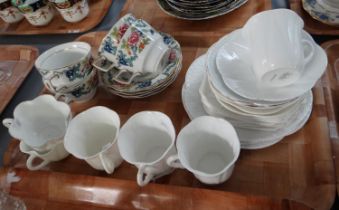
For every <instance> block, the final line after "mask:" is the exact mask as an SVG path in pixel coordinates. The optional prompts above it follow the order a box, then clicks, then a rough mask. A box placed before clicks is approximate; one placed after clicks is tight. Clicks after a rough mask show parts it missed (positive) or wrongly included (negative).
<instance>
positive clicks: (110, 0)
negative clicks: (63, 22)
mask: <svg viewBox="0 0 339 210" xmlns="http://www.w3.org/2000/svg"><path fill="white" fill-rule="evenodd" d="M89 1H90V2H91V1H97V0H89ZM101 1H105V5H104V7H103V8H105V10H103V12H101V14H102V15H101V16H100V17H99V18H98V19H97V21H96V22H94V24H92V25H90V26H88V25H86V27H85V28H80V29H73V28H71V29H57V30H53V31H48V32H43V33H39V28H42V29H43V28H44V26H42V27H35V26H31V28H30V30H24V31H19V32H18V31H15V30H14V31H13V30H12V31H1V30H0V35H24V36H25V35H51V34H80V33H85V32H88V31H90V30H91V29H93V28H94V27H96V26H97V25H99V24H100V23H101V22H102V20H103V19H104V18H105V16H106V15H107V14H108V12H109V9H110V6H109V5H112V3H113V1H114V0H101ZM90 4H91V3H89V6H91V5H90ZM55 12H57V11H55ZM54 18H56V17H54ZM58 18H62V17H61V16H60V15H58ZM86 20H87V18H86V19H84V20H82V21H86ZM0 21H1V22H2V25H3V26H4V27H5V28H6V27H7V26H9V24H6V23H4V22H3V21H2V20H0ZM23 21H26V20H22V21H21V22H19V23H17V24H21V23H22V22H23ZM67 24H69V25H72V24H77V23H67ZM46 27H48V25H47V26H46Z"/></svg>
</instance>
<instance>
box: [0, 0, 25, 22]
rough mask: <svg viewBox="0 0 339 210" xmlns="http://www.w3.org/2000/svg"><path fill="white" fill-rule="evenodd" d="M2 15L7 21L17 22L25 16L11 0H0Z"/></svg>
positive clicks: (0, 14) (0, 13)
mask: <svg viewBox="0 0 339 210" xmlns="http://www.w3.org/2000/svg"><path fill="white" fill-rule="evenodd" d="M0 17H1V19H2V20H3V21H5V22H6V23H17V22H19V21H21V20H22V19H23V18H24V16H23V15H22V14H21V13H20V11H19V10H18V9H17V8H16V7H14V6H12V4H11V1H10V0H0Z"/></svg>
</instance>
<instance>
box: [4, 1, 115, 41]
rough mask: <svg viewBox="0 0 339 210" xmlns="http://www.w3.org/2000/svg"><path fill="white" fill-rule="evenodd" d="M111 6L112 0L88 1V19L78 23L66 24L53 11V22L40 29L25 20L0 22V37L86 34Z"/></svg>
mask: <svg viewBox="0 0 339 210" xmlns="http://www.w3.org/2000/svg"><path fill="white" fill-rule="evenodd" d="M111 4H112V0H90V1H89V6H90V13H89V15H88V17H86V18H85V19H84V20H82V21H80V22H78V23H69V22H66V21H65V20H64V19H63V18H62V17H61V15H60V14H59V13H58V12H57V11H55V16H54V18H53V20H52V21H51V22H50V23H49V24H48V25H47V26H42V27H35V26H32V25H31V24H29V23H28V22H27V21H26V20H23V21H21V22H19V23H17V24H7V23H5V22H3V21H2V20H0V35H1V34H10V35H28V34H70V33H82V32H86V31H89V30H91V29H92V28H94V27H95V26H96V25H98V24H99V23H100V22H101V21H102V19H103V18H104V17H105V15H106V14H107V12H108V10H109V8H110V6H111Z"/></svg>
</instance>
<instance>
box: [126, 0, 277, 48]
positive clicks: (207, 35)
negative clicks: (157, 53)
mask: <svg viewBox="0 0 339 210" xmlns="http://www.w3.org/2000/svg"><path fill="white" fill-rule="evenodd" d="M271 8H272V6H271V0H255V1H253V0H249V1H248V2H247V3H246V4H244V5H243V6H241V7H240V8H238V9H236V10H234V11H232V12H231V13H228V14H226V15H223V16H220V17H217V18H213V19H209V20H201V21H190V20H181V19H178V18H175V17H172V16H170V15H167V14H166V13H165V12H163V11H162V10H161V9H160V7H159V6H158V4H157V3H156V0H144V1H140V0H127V2H126V4H125V6H124V8H123V9H122V12H121V15H124V14H126V13H132V14H133V15H135V16H136V17H137V18H142V19H144V20H146V21H148V22H149V23H150V24H151V25H152V26H153V27H154V28H155V29H157V30H159V31H162V32H166V33H169V34H171V35H173V36H174V37H175V38H176V39H177V40H178V41H179V42H180V43H181V44H186V45H187V46H188V45H193V46H197V44H198V45H199V46H209V45H211V44H212V43H213V42H215V41H216V40H217V39H219V38H220V37H221V36H223V35H224V34H226V33H229V32H231V31H233V30H235V29H238V28H241V27H242V26H243V25H244V24H245V22H246V21H247V20H248V19H249V18H250V17H251V16H252V15H254V14H256V13H258V12H261V11H264V10H268V9H271ZM159 20H161V21H159Z"/></svg>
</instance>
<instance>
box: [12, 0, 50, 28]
mask: <svg viewBox="0 0 339 210" xmlns="http://www.w3.org/2000/svg"><path fill="white" fill-rule="evenodd" d="M12 4H13V5H14V6H16V7H17V8H19V10H20V11H21V12H22V13H23V14H24V16H25V18H26V19H27V21H28V22H29V23H30V24H32V25H34V26H45V25H47V24H49V23H50V22H51V20H52V19H53V17H54V9H53V7H52V5H51V4H50V3H49V1H48V0H25V1H24V0H12Z"/></svg>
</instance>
